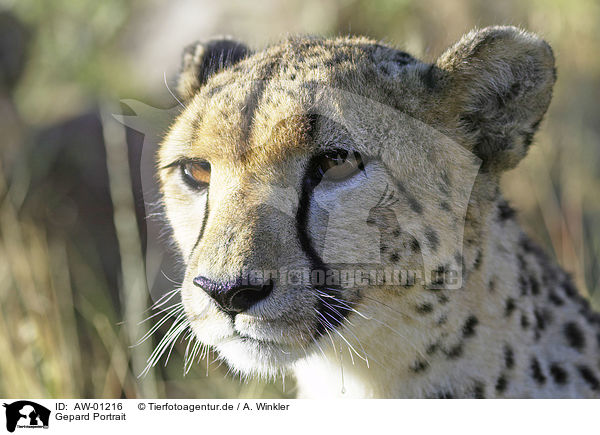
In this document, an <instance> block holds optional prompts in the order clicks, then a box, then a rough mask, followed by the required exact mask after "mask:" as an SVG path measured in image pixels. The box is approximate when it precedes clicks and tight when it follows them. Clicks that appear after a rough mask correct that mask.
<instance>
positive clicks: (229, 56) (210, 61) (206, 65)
mask: <svg viewBox="0 0 600 435" xmlns="http://www.w3.org/2000/svg"><path fill="white" fill-rule="evenodd" d="M249 53H250V50H249V49H248V47H246V45H244V44H242V43H241V42H238V41H235V40H233V39H229V38H220V39H212V40H209V41H206V42H196V43H194V44H191V45H188V46H187V47H186V48H185V49H184V50H183V60H182V65H181V73H180V75H179V80H178V81H177V92H178V94H179V95H180V96H181V98H183V99H184V101H188V100H190V99H191V98H192V97H193V96H194V95H195V94H196V92H197V91H198V89H200V87H201V86H202V85H204V83H206V81H207V80H208V78H209V77H210V76H211V75H213V74H215V73H217V72H218V71H220V70H222V69H224V68H227V67H229V66H231V65H234V64H235V63H237V62H239V61H240V60H242V59H243V58H245V57H246V56H248V54H249Z"/></svg>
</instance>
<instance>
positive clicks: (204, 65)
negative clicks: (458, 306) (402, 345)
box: [158, 39, 529, 375]
mask: <svg viewBox="0 0 600 435" xmlns="http://www.w3.org/2000/svg"><path fill="white" fill-rule="evenodd" d="M446 74H447V73H445V72H444V70H443V69H442V68H438V67H436V66H432V65H427V64H423V63H421V62H419V61H417V60H415V59H413V58H412V57H410V56H408V55H407V54H406V53H402V52H400V51H397V50H395V49H392V48H389V47H385V46H382V45H379V44H375V43H373V42H371V41H368V40H363V39H340V40H316V39H314V40H313V39H307V40H304V39H298V40H294V39H291V40H288V41H286V42H285V43H283V44H281V45H278V46H274V47H271V48H270V49H267V50H265V51H263V52H260V53H255V54H251V53H249V51H248V50H247V49H246V48H245V47H243V46H241V45H240V44H237V43H234V42H232V41H213V42H210V43H208V44H198V45H196V46H194V47H192V48H191V49H188V50H187V51H186V52H185V53H184V68H183V72H182V76H181V80H180V83H179V91H180V94H181V96H182V98H183V100H184V102H185V109H184V110H183V111H182V112H181V114H180V115H179V116H178V118H177V119H176V121H175V122H174V124H173V125H172V127H171V130H170V132H169V133H168V135H167V136H166V137H165V140H164V142H163V144H162V146H161V148H160V150H159V155H158V167H159V178H160V182H161V190H162V195H163V200H164V205H165V209H166V214H167V217H168V220H169V223H170V225H171V227H172V229H173V235H174V239H175V241H176V242H177V245H178V247H179V250H180V252H181V255H182V257H183V260H184V262H185V264H186V271H185V277H184V281H183V284H182V288H181V294H182V300H183V305H184V307H185V313H186V315H187V319H188V321H189V325H190V327H191V329H192V330H193V332H194V334H195V336H196V338H197V339H198V340H199V341H200V342H202V343H203V344H206V345H210V346H214V348H216V350H217V351H218V353H219V354H220V355H221V356H222V357H223V358H224V359H225V360H227V362H228V363H229V364H230V365H231V366H232V368H233V369H235V370H237V371H239V372H241V373H245V374H250V373H253V374H261V375H273V374H276V373H278V372H279V371H281V370H284V369H285V368H287V367H290V366H292V365H293V364H294V363H295V362H296V361H298V360H299V359H302V358H304V357H307V356H309V355H310V354H312V353H315V352H321V353H323V354H326V353H327V352H329V351H330V345H332V346H335V343H336V342H339V341H343V342H344V343H346V344H347V345H348V346H349V348H352V349H353V350H355V352H356V355H357V356H358V357H362V356H364V355H363V354H361V351H360V349H359V347H362V346H363V344H364V340H363V339H361V338H364V337H369V335H372V334H375V333H376V331H377V330H378V329H381V328H384V327H385V326H386V325H388V324H389V322H390V321H391V322H393V323H394V325H395V326H394V328H397V327H399V326H400V327H401V326H402V325H404V324H407V325H408V324H410V323H413V325H411V327H415V325H414V321H413V320H411V319H412V318H410V317H406V316H402V315H398V313H401V312H402V307H403V304H404V305H411V306H414V305H415V304H417V305H418V304H423V300H422V299H420V298H421V296H420V295H421V294H422V293H423V292H424V289H427V288H431V287H432V286H436V285H440V286H442V287H444V288H449V287H452V286H453V287H454V288H458V287H460V286H461V285H462V278H463V270H462V267H463V263H464V258H463V256H462V237H463V227H464V225H463V224H464V220H465V218H466V215H467V208H468V207H467V206H468V203H469V198H470V192H471V188H472V186H473V183H474V181H475V176H476V175H477V171H478V169H479V166H480V163H481V162H482V160H481V159H480V158H479V157H477V156H476V155H475V154H474V153H473V149H472V148H469V146H468V136H467V135H466V134H463V133H461V134H458V133H457V131H458V130H456V129H454V130H453V129H452V128H450V127H451V125H452V123H451V120H454V121H456V118H457V117H456V116H455V115H454V114H452V113H449V111H444V110H443V109H441V108H440V102H441V101H452V102H453V103H457V101H458V100H457V98H456V97H455V96H454V95H453V94H452V92H450V91H447V92H443V91H442V90H440V89H438V86H442V84H443V83H445V82H446V81H448V78H447V77H446ZM438 83H439V84H438ZM454 86H455V88H456V89H455V88H452V87H449V88H448V89H450V90H452V89H455V92H461V93H462V92H463V91H462V89H461V88H460V86H458V84H455V85H454ZM448 107H450V104H449V103H448ZM453 110H454V109H453ZM527 122H529V120H527ZM470 132H471V133H472V132H473V129H471V130H470ZM518 152H520V150H519V149H518V147H513V148H512V149H511V150H510V152H508V151H507V153H506V154H505V155H504V156H503V159H504V161H510V160H511V158H513V157H512V154H510V153H518ZM484 163H485V162H484ZM494 164H496V163H493V164H491V163H490V168H491V167H492V166H493V165H494ZM497 164H498V165H499V164H500V163H497ZM503 164H505V163H503ZM490 173H493V171H492V170H490ZM490 185H491V184H490ZM490 189H492V188H490ZM440 273H441V276H440ZM389 306H393V307H400V308H399V309H393V310H392V311H386V308H385V307H389ZM424 306H426V302H425V303H424ZM387 317H389V319H388V318H387ZM382 325H383V326H382ZM422 326H423V327H426V325H422ZM365 353H366V352H365Z"/></svg>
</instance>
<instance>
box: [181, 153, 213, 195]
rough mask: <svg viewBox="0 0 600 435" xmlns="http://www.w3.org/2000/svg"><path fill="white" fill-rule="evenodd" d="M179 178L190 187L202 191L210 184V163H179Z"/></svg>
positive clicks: (198, 161) (194, 161) (200, 161)
mask: <svg viewBox="0 0 600 435" xmlns="http://www.w3.org/2000/svg"><path fill="white" fill-rule="evenodd" d="M180 167H181V176H182V178H183V181H185V182H186V183H187V184H188V185H189V186H190V187H192V188H194V189H204V188H206V186H208V184H209V183H210V163H208V162H206V161H204V160H191V161H187V162H183V163H181V166H180Z"/></svg>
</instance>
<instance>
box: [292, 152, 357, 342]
mask: <svg viewBox="0 0 600 435" xmlns="http://www.w3.org/2000/svg"><path fill="white" fill-rule="evenodd" d="M316 169H317V158H316V157H315V158H313V159H311V161H310V162H309V164H308V168H307V171H306V173H305V174H304V178H303V180H302V193H301V194H300V201H299V203H298V211H297V212H296V232H297V233H298V240H299V241H300V248H301V249H302V251H303V252H304V253H305V254H306V256H307V257H308V260H309V261H310V266H311V269H312V270H322V271H323V272H324V273H325V276H327V271H328V268H327V267H326V266H325V263H324V262H323V260H322V259H321V257H320V256H319V254H318V253H317V251H316V250H315V248H314V246H313V244H312V241H311V240H310V237H309V235H308V231H307V224H308V214H309V211H310V200H311V196H312V193H313V191H314V189H315V187H316V186H317V185H318V184H319V181H320V180H315V179H313V178H311V174H312V173H315V172H316ZM311 276H312V273H311ZM312 287H313V288H314V289H315V290H318V291H320V292H322V293H325V294H327V295H329V296H331V297H333V298H336V299H340V300H342V301H343V303H341V304H340V303H339V302H338V303H332V304H329V303H326V302H325V301H323V300H322V298H318V299H317V311H318V312H319V314H320V316H319V317H318V323H317V331H316V337H315V338H319V337H321V336H322V335H324V334H325V332H326V330H327V329H330V330H333V329H335V328H337V327H338V326H339V325H341V324H342V322H343V321H344V319H345V318H346V317H348V314H350V307H351V306H352V303H351V302H350V301H346V300H343V299H342V296H341V289H340V287H339V286H338V285H331V286H327V287H325V286H319V285H313V286H312ZM324 322H327V324H325V323H324Z"/></svg>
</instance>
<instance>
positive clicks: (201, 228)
mask: <svg viewBox="0 0 600 435" xmlns="http://www.w3.org/2000/svg"><path fill="white" fill-rule="evenodd" d="M208 189H209V186H206V206H205V207H204V216H203V217H202V226H201V227H200V232H199V233H198V237H197V238H196V242H195V243H194V247H193V248H192V250H191V251H190V257H191V256H192V254H193V253H194V251H195V250H196V247H197V246H198V243H200V239H202V236H203V235H204V230H205V229H206V222H207V221H208V213H209V208H208ZM188 262H189V259H188Z"/></svg>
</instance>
